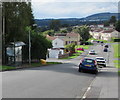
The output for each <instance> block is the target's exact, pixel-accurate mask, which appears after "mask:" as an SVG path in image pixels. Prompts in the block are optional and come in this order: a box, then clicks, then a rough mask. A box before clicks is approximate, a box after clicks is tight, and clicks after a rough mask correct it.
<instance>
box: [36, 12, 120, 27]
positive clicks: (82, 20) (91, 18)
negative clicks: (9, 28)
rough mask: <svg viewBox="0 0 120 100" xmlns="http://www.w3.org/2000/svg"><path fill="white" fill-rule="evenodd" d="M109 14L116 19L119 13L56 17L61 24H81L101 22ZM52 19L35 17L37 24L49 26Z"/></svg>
mask: <svg viewBox="0 0 120 100" xmlns="http://www.w3.org/2000/svg"><path fill="white" fill-rule="evenodd" d="M111 16H116V18H117V19H120V13H109V12H106V13H97V14H93V15H90V16H87V17H85V18H65V19H58V20H60V22H61V24H69V25H71V26H73V25H82V24H101V23H103V22H104V21H108V20H109V19H110V18H111ZM51 20H53V19H35V22H36V24H37V25H38V26H49V24H50V21H51Z"/></svg>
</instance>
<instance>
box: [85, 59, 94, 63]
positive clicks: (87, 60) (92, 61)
mask: <svg viewBox="0 0 120 100" xmlns="http://www.w3.org/2000/svg"><path fill="white" fill-rule="evenodd" d="M83 62H84V63H94V60H91V59H85V60H84V61H83Z"/></svg>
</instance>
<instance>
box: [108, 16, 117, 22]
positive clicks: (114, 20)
mask: <svg viewBox="0 0 120 100" xmlns="http://www.w3.org/2000/svg"><path fill="white" fill-rule="evenodd" d="M115 22H116V17H115V16H111V18H110V20H109V23H111V24H115Z"/></svg>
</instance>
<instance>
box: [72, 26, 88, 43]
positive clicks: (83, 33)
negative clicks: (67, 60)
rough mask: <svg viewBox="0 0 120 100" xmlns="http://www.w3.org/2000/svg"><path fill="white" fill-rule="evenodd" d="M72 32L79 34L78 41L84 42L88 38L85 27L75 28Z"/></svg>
mask: <svg viewBox="0 0 120 100" xmlns="http://www.w3.org/2000/svg"><path fill="white" fill-rule="evenodd" d="M74 31H75V32H77V33H79V34H80V36H81V39H80V41H83V42H85V41H87V40H88V39H89V38H90V34H89V27H87V26H86V25H84V26H80V27H77V28H76V29H75V30H74Z"/></svg>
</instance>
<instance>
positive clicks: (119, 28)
mask: <svg viewBox="0 0 120 100" xmlns="http://www.w3.org/2000/svg"><path fill="white" fill-rule="evenodd" d="M115 29H116V30H117V31H118V32H120V20H118V21H117V22H116V24H115Z"/></svg>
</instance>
